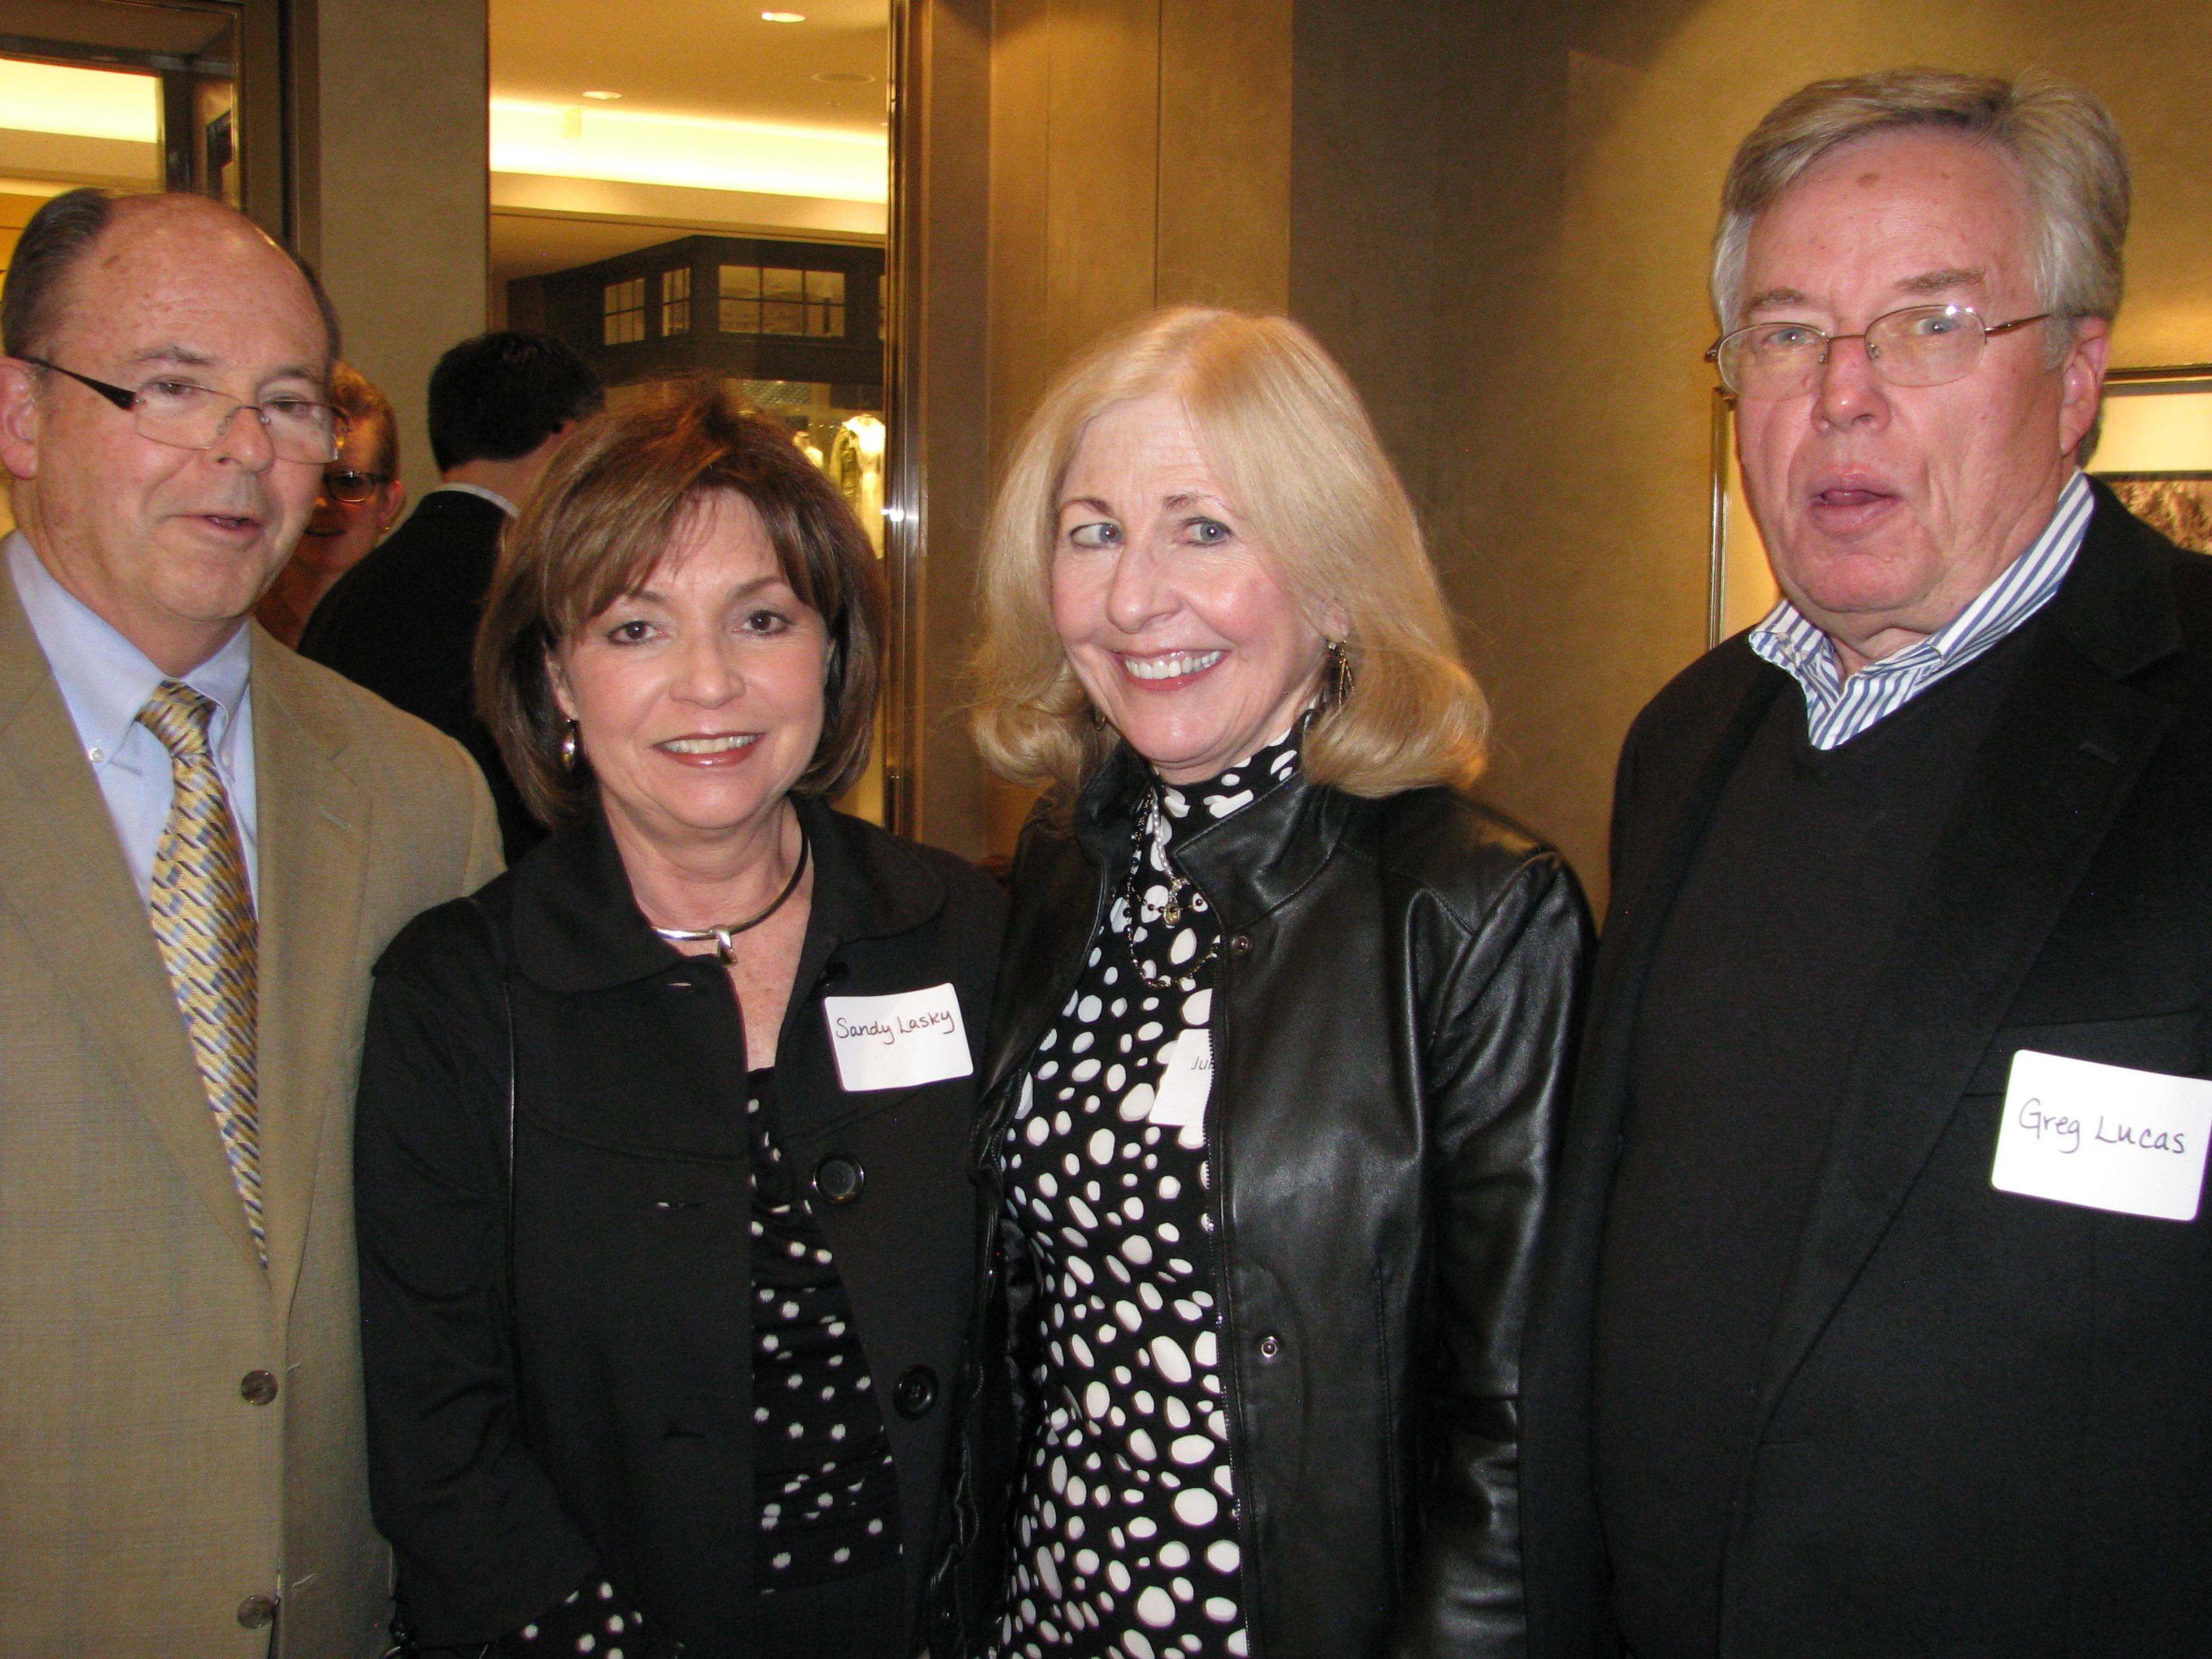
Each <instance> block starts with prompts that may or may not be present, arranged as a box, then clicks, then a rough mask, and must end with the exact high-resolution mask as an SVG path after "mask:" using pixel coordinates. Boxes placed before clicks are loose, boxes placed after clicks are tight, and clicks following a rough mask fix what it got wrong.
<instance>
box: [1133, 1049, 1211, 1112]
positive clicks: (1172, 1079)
mask: <svg viewBox="0 0 2212 1659" xmlns="http://www.w3.org/2000/svg"><path fill="white" fill-rule="evenodd" d="M1212 1092H1213V1036H1212V1032H1210V1031H1208V1030H1206V1027H1204V1026H1203V1025H1194V1026H1192V1027H1190V1028H1189V1029H1188V1030H1186V1031H1185V1032H1184V1033H1183V1034H1182V1036H1179V1037H1177V1038H1176V1042H1175V1047H1174V1048H1170V1050H1169V1051H1168V1063H1167V1070H1166V1072H1165V1073H1164V1074H1163V1075H1162V1077H1161V1078H1160V1086H1159V1089H1158V1091H1157V1092H1156V1093H1154V1095H1153V1096H1152V1110H1151V1111H1150V1112H1149V1113H1147V1114H1146V1119H1145V1121H1146V1122H1148V1123H1158V1124H1160V1125H1162V1126H1163V1127H1167V1128H1170V1129H1188V1128H1190V1127H1194V1125H1197V1124H1201V1123H1203V1122H1205V1121H1206V1097H1207V1096H1208V1095H1210V1094H1212Z"/></svg>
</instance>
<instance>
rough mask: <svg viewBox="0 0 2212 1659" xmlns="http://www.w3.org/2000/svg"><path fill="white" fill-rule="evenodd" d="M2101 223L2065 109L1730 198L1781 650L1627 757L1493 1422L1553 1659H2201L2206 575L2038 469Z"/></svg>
mask: <svg viewBox="0 0 2212 1659" xmlns="http://www.w3.org/2000/svg"><path fill="white" fill-rule="evenodd" d="M2126 222H2127V173H2126V164H2125V161H2124V155H2123V154H2122V151H2121V148H2120V144H2119V140H2118V135H2117V134H2116V133H2115V132H2114V131H2113V130H2112V125H2111V123H2110V121H2109V119H2108V118H2106V115H2105V113H2104V112H2103V111H2102V109H2100V107H2099V106H2097V105H2096V104H2095V103H2094V101H2093V100H2091V99H2090V98H2089V97H2088V96H2087V94H2083V93H2081V92H2079V91H2076V90H2074V89H2072V88H2064V87H2060V86H2057V85H2053V84H2048V83H2040V84H2030V83H2022V84H2021V85H2018V86H2014V85H2009V84H2008V83H2005V82H1995V81H1984V80H1979V79H1972V78H1968V77H1966V76H1951V75H1946V74H1942V73H1939V72H1936V71H1932V70H1904V71H1895V72H1891V73H1887V74H1881V75H1875V76H1864V77H1860V78H1857V79H1853V80H1850V81H1843V82H1823V83H1820V84H1816V85H1814V86H1812V87H1808V88H1806V89H1804V90H1803V91H1802V92H1800V93H1798V94H1795V95H1794V96H1792V97H1791V98H1790V99H1788V100H1785V101H1784V103H1783V104H1782V105H1781V106H1778V108H1777V109H1776V110H1775V111H1774V112H1772V113H1771V115H1769V116H1768V117H1767V118H1766V119H1765V122H1763V123H1762V124H1761V125H1760V126H1759V129H1758V130H1757V131H1755V132H1753V134H1752V136H1751V137H1749V138H1748V139H1747V141H1746V142H1745V143H1744V145H1743V147H1742V149H1741V150H1740V151H1739V153H1738V155H1737V158H1736V161H1735V166H1734V167H1733V168H1732V170H1731V172H1730V173H1729V179H1728V184H1727V187H1726V191H1725V193H1724V196H1723V220H1722V224H1721V228H1720V234H1719V235H1718V237H1717V240H1716V244H1715V260H1714V276H1713V289H1714V297H1715V301H1716V307H1717V310H1718V311H1719V313H1720V315H1721V318H1722V323H1721V326H1722V328H1723V331H1724V333H1723V338H1722V340H1721V342H1720V343H1719V345H1718V346H1717V348H1716V350H1715V353H1714V357H1715V360H1716V361H1717V364H1718V366H1719V368H1720V372H1721V374H1722V376H1723V380H1724V381H1725V382H1726V383H1727V384H1728V385H1729V386H1730V387H1731V388H1732V389H1733V390H1734V391H1735V392H1736V394H1737V397H1738V398H1739V399H1740V407H1739V425H1738V430H1739V433H1740V440H1739V445H1740V450H1741V460H1742V464H1743V471H1744V476H1745V479H1746V483H1747V490H1748V493H1749V495H1750V500H1751V504H1752V507H1753V512H1754V513H1755V514H1756V516H1757V518H1758V521H1759V527H1760V530H1761V531H1762V532H1763V533H1764V535H1765V540H1766V544H1767V547H1768V549H1769V550H1770V551H1771V556H1772V559H1773V563H1774V569H1775V574H1776V577H1777V579H1778V582H1779V584H1780V586H1781V588H1782V592H1783V594H1784V600H1783V602H1782V603H1781V604H1779V605H1778V606H1777V607H1776V609H1775V611H1773V612H1772V613H1771V615H1770V616H1769V617H1767V618H1766V619H1765V621H1764V622H1763V623H1760V624H1759V627H1757V628H1755V629H1752V630H1751V631H1750V633H1749V634H1748V635H1747V636H1743V637H1739V638H1737V639H1735V640H1731V641H1729V642H1728V643H1727V644H1725V645H1723V646H1722V647H1720V648H1719V649H1718V650H1717V651H1715V652H1713V653H1711V654H1710V655H1708V656H1707V657H1705V659H1703V660H1702V661H1700V662H1699V663H1697V664H1696V665H1693V666H1692V668H1690V669H1689V670H1688V671H1686V672H1685V673H1684V674H1683V675H1681V676H1680V678H1678V679H1676V680H1675V681H1674V684H1671V685H1669V686H1668V688H1667V689H1666V690H1663V691H1662V693H1661V694H1660V695H1659V696H1658V697H1657V698H1656V699H1655V700H1654V701H1653V702H1652V703H1651V705H1650V708H1646V709H1645V710H1644V714H1642V716H1641V717H1640V718H1639V719H1638V721H1637V724H1636V726H1635V727H1634V729H1633V730H1632V732H1631V733H1630V736H1629V739H1628V743H1627V745H1626V750H1625V751H1624V753H1623V755H1622V757H1621V763H1620V777H1619V782H1618V790H1617V794H1616V798H1615V804H1614V827H1613V905H1612V914H1611V915H1610V917H1609V919H1608V921H1607V927H1606V933H1605V945H1604V951H1603V955H1602V957H1601V962H1600V965H1599V968H1598V969H1597V981H1596V984H1595V991H1594V1000H1593V1005H1592V1024H1591V1028H1590V1031H1589V1037H1588V1042H1587V1048H1586V1049H1585V1054H1584V1059H1583V1076H1582V1079H1581V1085H1580V1097H1579V1103H1578V1106H1577V1113H1576V1115H1575V1117H1574V1119H1573V1127H1572V1131H1571V1142H1570V1145H1569V1146H1568V1149H1567V1151H1566V1152H1565V1169H1564V1170H1563V1178H1562V1184H1561V1187H1560V1197H1559V1208H1558V1209H1557V1211H1556V1212H1555V1231H1554V1233H1553V1237H1552V1239H1551V1241H1550V1245H1549V1254H1548V1256H1547V1261H1546V1264H1545V1267H1544V1269H1543V1273H1542V1276H1541V1280H1540V1283H1539V1285H1538V1287H1537V1291H1536V1296H1535V1303H1534V1309H1533V1310H1532V1325H1531V1334H1530V1338H1529V1345H1530V1353H1529V1364H1528V1388H1527V1389H1526V1390H1525V1391H1524V1399H1525V1400H1526V1401H1528V1405H1527V1422H1526V1425H1525V1427H1524V1433H1523V1437H1522V1477H1523V1495H1524V1502H1525V1522H1524V1538H1525V1541H1526V1549H1527V1564H1528V1582H1529V1589H1530V1599H1531V1606H1530V1613H1529V1631H1530V1636H1531V1650H1532V1652H1534V1653H1535V1654H1538V1655H1541V1656H1546V1659H1552V1656H1569V1655H1571V1656H1576V1659H1581V1656H1585V1655H1590V1654H1595V1653H1617V1652H1620V1651H1622V1650H1627V1651H1630V1652H1632V1653H1633V1654H1634V1655H1636V1656H1637V1659H1688V1656H1711V1655H1716V1654H1724V1655H1731V1656H1736V1655H1741V1656H1746V1659H1749V1656H1758V1659H1775V1656H1788V1655H1799V1654H1802V1655H1815V1654H1817V1655H1820V1656H1854V1655H1863V1656H1867V1659H1875V1656H1880V1659H1900V1656H1914V1655H1929V1656H1934V1655H1939V1654H1941V1655H1946V1656H1953V1655H1968V1654H1972V1655H1990V1656H1996V1655H2003V1656H2007V1659H2016V1656H2026V1655H2058V1654H2100V1655H2101V1654H2112V1655H2127V1656H2130V1659H2147V1656H2177V1659H2178V1656H2181V1655H2184V1654H2202V1653H2203V1651H2204V1650H2205V1644H2206V1641H2207V1634H2206V1633H2207V1632H2208V1631H2212V1388H2208V1386H2207V1378H2208V1377H2212V1259H2209V1253H2208V1249H2207V1245H2208V1236H2207V1231H2206V1225H2205V1223H2204V1222H2203V1221H2202V1220H2200V1219H2196V1218H2195V1215H2196V1208H2197V1197H2198V1194H2199V1192H2200V1191H2201V1188H2202V1184H2203V1168H2204V1153H2203V1130H2204V1128H2205V1127H2207V1124H2208V1122H2212V1106H2208V1105H2207V1104H2206V1098H2205V1097H2206V1096H2207V1093H2208V1091H2207V1085H2204V1084H2203V1083H2201V1082H2197V1081H2194V1080H2193V1079H2198V1078H2201V1076H2202V1075H2203V1073H2204V1072H2205V1071H2206V1069H2207V1056H2206V1053H2205V1048H2204V1042H2205V1031H2204V1013H2205V1005H2206V1000H2207V994H2208V988H2212V568H2208V566H2207V562H2205V561H2204V560H2203V559H2202V558H2200V557H2198V556H2193V555H2188V554H2183V553H2180V552H2178V551H2177V550H2175V549H2174V548H2173V547H2172V545H2171V544H2168V543H2167V542H2166V541H2165V540H2164V539H2163V538H2161V537H2160V536H2159V535H2157V534H2156V533H2155V532H2153V531H2151V530H2149V529H2148V527H2147V526H2143V525H2142V524H2141V523H2139V522H2137V521H2136V520H2134V519H2132V518H2130V516H2129V515H2128V513H2126V512H2125V511H2124V509H2123V508H2122V507H2120V505H2119V503H2118V501H2116V500H2115V499H2114V498H2113V497H2112V495H2110V494H2109V493H2108V492H2107V491H2106V490H2104V489H2101V488H2100V487H2098V486H2095V485H2093V484H2091V483H2089V482H2088V481H2087V478H2085V477H2083V476H2082V475H2081V473H2080V471H2078V470H2077V466H2076V458H2077V455H2078V454H2080V453H2081V452H2082V450H2083V448H2084V447H2085V440H2086V439H2087V438H2088V437H2089V435H2090V434H2091V433H2092V431H2093V426H2094V423H2095V421H2096V416H2097V410H2098V399H2099V397H2100V386H2101V378H2102V374H2103V371H2104V368H2105V360H2106V349H2107V345H2108V341H2109V324H2110V319H2111V318H2112V315H2113V313H2114V312H2115V311H2116V310H2117V309H2118V303H2119V297H2120V248H2121V244H2122V241H2123V239H2124V234H2125V230H2126ZM2038 1056H2056V1057H2057V1058H2055V1059H2043V1058H2038ZM2084 1061H2092V1062H2101V1064H2100V1065H2099V1066H2082V1065H2081V1062H2084Z"/></svg>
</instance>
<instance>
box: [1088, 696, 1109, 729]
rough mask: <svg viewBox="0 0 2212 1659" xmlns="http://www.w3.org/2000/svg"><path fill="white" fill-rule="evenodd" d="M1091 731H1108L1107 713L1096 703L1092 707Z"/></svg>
mask: <svg viewBox="0 0 2212 1659" xmlns="http://www.w3.org/2000/svg"><path fill="white" fill-rule="evenodd" d="M1105 729H1106V711H1105V710H1104V709H1103V708H1100V707H1099V706H1098V705H1097V703H1095V702H1094V703H1092V704H1091V730H1092V731H1094V732H1103V731H1104V730H1105Z"/></svg>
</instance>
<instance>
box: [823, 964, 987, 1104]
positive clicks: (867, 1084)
mask: <svg viewBox="0 0 2212 1659" xmlns="http://www.w3.org/2000/svg"><path fill="white" fill-rule="evenodd" d="M822 1007H823V1013H824V1014H825V1015H826V1016H827V1018H829V1043H830V1047H831V1048H833V1049H835V1050H836V1055H837V1080H838V1081H839V1082H841V1083H842V1084H843V1085H845V1092H846V1093H848V1094H855V1095H856V1094H860V1093H863V1092H865V1091H867V1090H870V1089H912V1088H915V1087H917V1086H918V1085H921V1084H924V1083H942V1082H944V1081H945V1079H947V1078H954V1077H968V1076H970V1075H972V1074H973V1073H974V1072H975V1060H974V1059H973V1057H971V1056H970V1055H969V1052H968V1030H967V1028H966V1027H965V1026H963V1025H962V1024H961V1023H960V998H959V995H958V994H957V993H956V992H955V991H954V990H953V988H952V987H951V985H949V984H945V985H933V986H931V987H929V988H928V989H927V990H926V991H898V992H895V993H893V994H891V995H890V996H884V997H824V998H823V999H822Z"/></svg>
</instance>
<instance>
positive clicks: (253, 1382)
mask: <svg viewBox="0 0 2212 1659" xmlns="http://www.w3.org/2000/svg"><path fill="white" fill-rule="evenodd" d="M238 1395H239V1398H240V1399H241V1400H243V1401H246V1404H247V1405H249V1406H265V1405H267V1404H268V1403H269V1402H270V1401H272V1400H274V1399H275V1398H276V1377H275V1376H274V1375H272V1374H271V1373H270V1372H268V1371H248V1372H246V1375H245V1376H241V1377H240V1378H239V1379H238Z"/></svg>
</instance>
